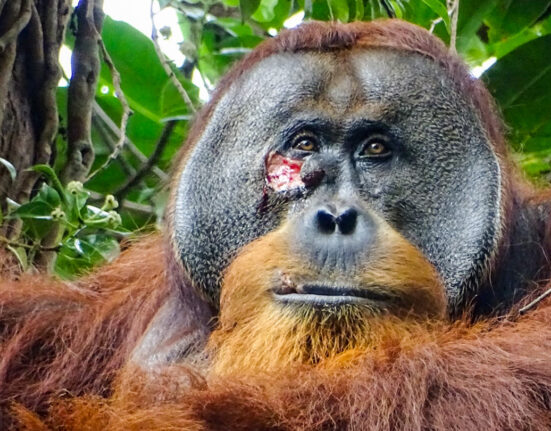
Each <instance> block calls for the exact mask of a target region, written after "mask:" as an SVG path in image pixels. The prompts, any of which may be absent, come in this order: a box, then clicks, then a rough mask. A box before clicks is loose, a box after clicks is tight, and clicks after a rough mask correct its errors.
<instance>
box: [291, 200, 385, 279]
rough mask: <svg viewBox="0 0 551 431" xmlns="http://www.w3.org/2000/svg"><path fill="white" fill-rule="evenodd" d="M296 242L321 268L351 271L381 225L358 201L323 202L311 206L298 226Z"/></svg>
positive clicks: (372, 243)
mask: <svg viewBox="0 0 551 431" xmlns="http://www.w3.org/2000/svg"><path fill="white" fill-rule="evenodd" d="M295 229H296V230H295V232H296V245H297V246H298V247H299V249H300V250H302V253H304V255H305V256H308V257H309V258H310V260H311V262H312V263H313V264H315V265H317V266H318V267H319V268H320V269H322V268H331V267H336V268H337V269H339V270H347V268H350V267H353V266H354V264H355V262H357V260H358V259H361V258H362V257H365V256H366V255H367V254H369V252H370V250H371V249H372V248H373V245H374V243H375V241H376V232H377V224H376V222H375V219H374V217H373V216H372V215H371V213H370V212H369V211H368V210H366V209H365V208H363V207H362V206H361V205H355V204H354V203H344V204H343V203H342V202H339V203H323V204H320V205H315V206H313V207H310V208H309V209H307V210H306V211H305V212H304V213H303V214H302V215H301V216H299V218H298V220H297V224H296V225H295Z"/></svg>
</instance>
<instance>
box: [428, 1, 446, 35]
mask: <svg viewBox="0 0 551 431" xmlns="http://www.w3.org/2000/svg"><path fill="white" fill-rule="evenodd" d="M423 3H425V4H426V5H427V6H428V7H430V8H431V9H432V10H433V11H434V12H435V13H436V15H438V16H439V17H440V18H442V21H444V24H445V25H446V29H447V30H448V33H449V32H450V17H449V15H448V8H447V7H446V3H445V1H440V0H423Z"/></svg>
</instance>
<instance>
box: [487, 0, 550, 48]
mask: <svg viewBox="0 0 551 431" xmlns="http://www.w3.org/2000/svg"><path fill="white" fill-rule="evenodd" d="M549 6H551V0H500V1H499V2H498V4H497V7H496V8H495V9H494V10H493V12H492V13H491V14H488V15H487V17H486V23H487V24H488V26H489V27H490V30H489V32H488V35H489V38H490V42H496V41H499V40H503V39H505V38H507V37H509V36H512V35H514V34H516V33H518V32H520V31H522V30H523V29H525V28H526V27H529V26H530V25H532V24H534V23H535V22H536V20H537V19H538V18H539V17H541V15H542V14H543V13H544V12H545V11H546V10H547V8H548V7H549Z"/></svg>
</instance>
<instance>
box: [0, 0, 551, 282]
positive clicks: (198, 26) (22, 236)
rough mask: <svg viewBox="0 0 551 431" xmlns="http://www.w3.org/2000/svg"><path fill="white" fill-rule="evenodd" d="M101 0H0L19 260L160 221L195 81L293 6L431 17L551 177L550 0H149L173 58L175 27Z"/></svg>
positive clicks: (1, 120)
mask: <svg viewBox="0 0 551 431" xmlns="http://www.w3.org/2000/svg"><path fill="white" fill-rule="evenodd" d="M102 6H103V0H81V1H80V2H79V4H78V7H77V8H76V9H73V8H71V5H70V3H69V0H55V1H54V0H0V50H1V51H0V101H2V102H1V103H3V104H4V105H3V107H2V108H1V109H0V127H1V129H2V137H1V138H0V206H1V210H2V220H1V221H2V232H1V237H0V240H1V241H2V243H3V244H4V246H5V247H6V248H7V249H8V250H9V251H10V254H11V255H12V256H15V257H16V259H17V262H18V264H19V265H21V266H22V267H23V268H24V269H29V268H33V267H46V268H49V269H51V270H54V271H55V272H56V273H57V274H59V275H60V276H62V277H66V278H70V277H73V276H75V275H78V274H79V273H82V272H83V271H86V270H88V269H89V268H91V267H92V266H93V265H95V264H97V263H100V262H103V261H104V260H108V259H111V258H113V257H114V256H116V255H117V254H118V251H119V241H120V239H121V238H124V237H126V236H128V235H129V234H131V233H132V232H135V231H144V230H148V229H151V228H152V226H155V225H156V224H158V223H159V222H160V220H161V217H162V213H163V208H164V204H165V201H166V197H167V178H168V171H169V168H170V161H171V159H172V158H173V157H174V155H175V153H176V152H177V150H178V148H179V147H180V145H181V143H182V142H183V141H184V140H185V137H186V133H187V130H188V125H189V122H190V120H191V119H192V118H193V115H194V114H195V113H196V112H197V111H198V110H199V109H200V107H201V104H202V103H204V100H201V99H200V97H199V94H200V89H201V88H202V91H203V92H204V91H205V90H206V91H210V90H212V88H213V87H214V86H215V84H216V82H217V81H218V80H219V79H220V77H221V76H222V75H223V74H224V73H225V72H226V71H227V70H228V68H229V67H230V66H231V64H232V63H234V62H235V61H236V60H238V59H239V58H241V57H242V56H243V55H245V54H246V53H247V52H249V51H250V50H251V49H253V48H254V47H255V46H256V45H257V44H258V43H260V42H261V41H262V40H264V39H265V38H268V37H271V36H273V35H275V34H277V32H279V31H280V30H281V29H282V28H283V27H284V26H285V24H286V23H288V22H289V21H288V19H289V18H290V17H293V19H294V20H295V21H296V20H297V19H298V20H300V18H301V17H303V19H304V20H309V19H318V20H339V21H342V22H348V21H354V20H372V19H376V18H381V17H383V18H385V17H398V18H402V19H405V20H408V21H411V22H413V23H416V24H418V25H421V26H423V27H425V28H427V29H429V30H430V31H432V32H433V33H435V34H436V35H438V36H439V37H440V38H441V39H442V40H444V41H445V42H446V43H447V44H449V45H450V47H451V49H456V50H457V52H458V53H459V55H461V56H462V57H463V58H464V59H465V61H466V62H467V63H468V64H469V65H470V66H471V67H472V68H473V73H475V74H480V73H481V72H483V73H482V76H481V79H483V80H484V81H485V82H486V83H487V85H488V87H489V89H490V91H491V92H492V93H493V95H494V97H495V98H496V99H497V101H498V103H499V105H500V107H501V110H502V112H503V115H504V117H505V120H506V122H507V124H508V126H509V127H510V142H511V145H512V146H513V148H514V149H515V151H516V153H517V157H518V159H519V162H520V163H521V164H522V166H523V167H524V169H525V171H526V173H527V174H528V175H529V176H531V177H533V178H535V179H537V180H538V181H542V182H545V181H547V180H548V174H549V173H550V172H551V168H550V161H551V0H460V1H459V0H451V1H450V0H223V1H217V0H204V1H199V0H186V1H182V0H159V2H158V3H157V1H155V9H154V10H158V8H157V6H159V7H160V8H161V9H164V8H172V9H174V10H175V11H176V13H177V16H178V25H179V28H180V30H181V32H182V33H183V35H184V42H183V43H182V44H181V45H180V49H181V51H182V53H183V54H184V55H185V57H186V60H185V62H184V64H183V65H182V66H181V67H179V68H178V67H176V66H175V65H174V64H173V63H172V62H171V61H170V59H168V58H166V56H165V55H164V54H163V53H162V51H161V49H160V47H159V40H160V39H162V38H170V37H172V36H171V35H172V32H173V31H174V30H175V29H171V28H156V27H155V26H154V28H153V35H152V38H151V39H150V38H147V37H146V36H144V35H143V34H142V33H140V32H139V31H137V30H136V29H135V28H133V27H131V26H130V25H128V24H127V23H124V22H118V21H114V20H112V19H110V18H109V17H104V16H103V13H102ZM152 10H153V9H152ZM54 15H55V16H54ZM154 15H155V14H154V13H152V18H154ZM62 45H66V46H68V47H69V48H70V49H71V50H72V51H73V76H72V77H71V79H70V84H69V85H68V86H58V85H57V82H58V80H59V78H60V73H61V72H60V69H59V68H58V67H57V57H58V54H59V49H60V47H61V46H62ZM192 76H193V77H194V78H195V79H193V81H194V82H196V83H197V82H198V83H200V84H199V85H198V86H197V85H195V84H194V83H193V82H192ZM67 79H69V77H67Z"/></svg>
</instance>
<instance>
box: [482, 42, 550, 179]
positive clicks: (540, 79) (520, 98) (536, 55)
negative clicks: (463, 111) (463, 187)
mask: <svg viewBox="0 0 551 431" xmlns="http://www.w3.org/2000/svg"><path fill="white" fill-rule="evenodd" d="M549 58H551V35H547V36H543V37H540V38H538V39H535V40H533V41H531V42H528V43H526V44H524V45H521V46H520V47H519V48H517V49H515V50H514V51H512V52H510V53H509V54H507V55H506V56H504V57H502V58H501V59H500V60H499V61H498V62H497V63H496V64H495V65H494V66H493V67H492V68H490V69H489V70H488V71H487V72H486V73H485V74H484V75H483V78H484V80H485V81H486V83H487V85H488V88H489V89H490V91H491V92H492V94H493V95H494V96H495V97H496V99H497V101H498V103H499V105H500V107H501V110H502V112H503V115H504V117H505V121H506V123H507V124H508V125H509V126H510V127H511V128H512V133H511V140H512V143H513V144H514V146H515V148H516V149H518V150H522V151H524V153H525V154H526V157H528V158H529V157H532V158H533V157H535V156H536V154H537V158H538V159H540V160H542V159H545V158H547V159H548V158H549V157H551V115H550V114H549V113H550V112H551V63H550V62H549ZM547 161H548V160H547ZM547 161H546V163H547ZM532 173H535V172H532Z"/></svg>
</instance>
